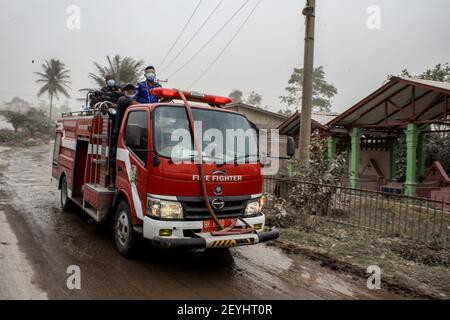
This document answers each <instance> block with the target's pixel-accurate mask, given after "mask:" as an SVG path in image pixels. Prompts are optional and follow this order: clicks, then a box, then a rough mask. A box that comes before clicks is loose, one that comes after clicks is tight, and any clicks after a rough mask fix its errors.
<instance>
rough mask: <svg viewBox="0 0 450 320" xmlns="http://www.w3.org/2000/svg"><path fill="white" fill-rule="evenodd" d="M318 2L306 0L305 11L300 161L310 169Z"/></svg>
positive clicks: (301, 164)
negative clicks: (315, 31) (315, 30)
mask: <svg viewBox="0 0 450 320" xmlns="http://www.w3.org/2000/svg"><path fill="white" fill-rule="evenodd" d="M315 8H316V0H306V6H305V8H304V9H303V12H302V13H303V15H304V16H305V53H304V58H303V84H302V87H303V92H302V107H301V117H300V136H299V149H300V150H299V160H300V166H301V167H303V168H308V167H309V146H310V144H311V109H312V91H313V90H312V89H313V88H312V85H313V79H312V78H313V70H314V20H315Z"/></svg>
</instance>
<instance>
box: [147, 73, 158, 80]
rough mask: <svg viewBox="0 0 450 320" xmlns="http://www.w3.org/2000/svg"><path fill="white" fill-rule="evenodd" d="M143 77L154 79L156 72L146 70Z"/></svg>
mask: <svg viewBox="0 0 450 320" xmlns="http://www.w3.org/2000/svg"><path fill="white" fill-rule="evenodd" d="M145 78H146V79H147V80H148V81H155V78H156V74H155V73H154V72H147V73H146V74H145Z"/></svg>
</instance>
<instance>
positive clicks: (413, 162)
mask: <svg viewBox="0 0 450 320" xmlns="http://www.w3.org/2000/svg"><path fill="white" fill-rule="evenodd" d="M419 133H420V130H419V129H417V126H416V125H415V124H413V123H410V124H408V126H407V127H406V130H405V135H406V181H405V194H406V195H408V196H414V195H415V194H416V183H417V180H416V169H417V144H418V138H419Z"/></svg>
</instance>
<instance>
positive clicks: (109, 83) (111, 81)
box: [106, 79, 116, 87]
mask: <svg viewBox="0 0 450 320" xmlns="http://www.w3.org/2000/svg"><path fill="white" fill-rule="evenodd" d="M106 84H107V85H108V86H110V87H112V86H114V85H115V84H116V81H115V80H112V79H110V80H108V81H106Z"/></svg>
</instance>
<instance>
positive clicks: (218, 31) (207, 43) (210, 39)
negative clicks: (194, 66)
mask: <svg viewBox="0 0 450 320" xmlns="http://www.w3.org/2000/svg"><path fill="white" fill-rule="evenodd" d="M249 1H250V0H246V1H245V2H244V3H243V4H242V5H241V6H240V7H239V8H238V9H237V10H236V11H235V12H234V13H233V15H232V16H231V17H230V18H229V19H228V20H227V21H226V22H225V23H224V24H223V25H222V26H221V27H220V29H219V30H217V31H216V33H214V34H213V36H212V37H211V38H209V39H208V41H206V43H205V44H204V45H203V46H202V47H201V48H200V49H199V50H197V51H196V52H195V53H194V54H193V55H192V56H191V57H190V58H189V59H188V60H187V61H186V62H185V63H184V64H183V65H182V66H181V67H179V68H178V69H177V70H176V71H175V72H173V73H172V74H170V75H169V76H168V78H171V77H172V76H174V75H176V74H177V73H178V72H180V71H181V70H183V69H184V68H185V67H186V66H187V65H188V64H189V63H191V61H192V60H194V59H195V58H196V57H197V56H198V55H199V54H200V53H201V52H202V51H203V50H204V49H205V48H206V47H207V46H208V45H209V44H210V43H211V42H212V41H213V40H214V39H215V38H216V37H217V35H218V34H219V33H220V32H221V31H222V30H223V29H224V28H225V27H226V26H227V25H228V24H229V23H230V22H231V21H232V20H233V18H234V17H236V15H237V14H238V13H239V12H240V11H241V10H242V9H243V8H244V6H245V5H246V4H247V3H248V2H249Z"/></svg>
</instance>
